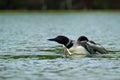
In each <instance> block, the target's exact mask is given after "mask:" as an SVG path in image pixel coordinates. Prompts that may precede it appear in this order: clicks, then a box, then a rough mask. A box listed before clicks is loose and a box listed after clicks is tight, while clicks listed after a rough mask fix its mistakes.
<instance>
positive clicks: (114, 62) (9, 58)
mask: <svg viewBox="0 0 120 80" xmlns="http://www.w3.org/2000/svg"><path fill="white" fill-rule="evenodd" d="M57 35H65V36H68V37H69V38H70V39H73V40H76V39H77V38H78V37H79V36H81V35H85V36H87V37H88V38H89V39H90V40H93V41H95V42H96V43H99V44H101V45H102V46H104V47H105V48H106V49H107V50H109V51H110V52H109V54H106V55H102V54H98V55H93V56H92V57H85V58H82V59H77V60H72V59H68V58H62V56H61V54H62V49H61V47H60V46H59V44H57V43H54V42H49V41H48V40H47V39H48V38H53V37H56V36H57ZM0 80H120V12H78V13H4V12H3V13H0Z"/></svg>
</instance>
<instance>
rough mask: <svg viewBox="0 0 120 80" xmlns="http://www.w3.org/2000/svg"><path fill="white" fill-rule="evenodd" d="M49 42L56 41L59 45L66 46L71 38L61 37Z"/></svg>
mask: <svg viewBox="0 0 120 80" xmlns="http://www.w3.org/2000/svg"><path fill="white" fill-rule="evenodd" d="M48 40H49V41H56V42H58V43H59V44H64V45H66V44H67V43H68V42H69V38H67V37H66V36H62V35H59V36H57V37H55V38H52V39H48Z"/></svg>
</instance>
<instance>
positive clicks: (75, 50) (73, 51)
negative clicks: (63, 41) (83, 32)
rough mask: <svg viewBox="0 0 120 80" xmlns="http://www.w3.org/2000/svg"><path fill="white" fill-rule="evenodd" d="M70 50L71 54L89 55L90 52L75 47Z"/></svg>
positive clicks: (80, 47)
mask: <svg viewBox="0 0 120 80" xmlns="http://www.w3.org/2000/svg"><path fill="white" fill-rule="evenodd" d="M68 50H69V52H70V53H69V54H89V52H88V51H87V50H86V49H85V48H84V47H82V46H74V47H72V48H70V49H68Z"/></svg>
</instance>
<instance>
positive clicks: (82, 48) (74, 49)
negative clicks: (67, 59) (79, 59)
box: [48, 35, 108, 55]
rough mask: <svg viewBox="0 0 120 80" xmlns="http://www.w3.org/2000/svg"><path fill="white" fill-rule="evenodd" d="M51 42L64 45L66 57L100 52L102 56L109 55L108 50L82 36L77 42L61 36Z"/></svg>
mask: <svg viewBox="0 0 120 80" xmlns="http://www.w3.org/2000/svg"><path fill="white" fill-rule="evenodd" d="M48 40H49V41H55V42H57V43H59V44H62V45H63V49H64V50H63V51H64V54H65V55H73V54H78V55H87V54H96V52H99V53H101V54H107V53H108V52H107V50H106V49H105V48H104V47H102V46H101V45H99V44H96V43H95V42H93V41H90V40H88V38H87V37H85V36H80V37H79V38H78V39H77V41H74V40H71V39H69V38H68V37H66V36H62V35H59V36H57V37H55V38H52V39H48Z"/></svg>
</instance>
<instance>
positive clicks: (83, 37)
mask: <svg viewBox="0 0 120 80" xmlns="http://www.w3.org/2000/svg"><path fill="white" fill-rule="evenodd" d="M77 41H89V40H88V38H87V37H86V36H80V37H79V38H78V40H77Z"/></svg>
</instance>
